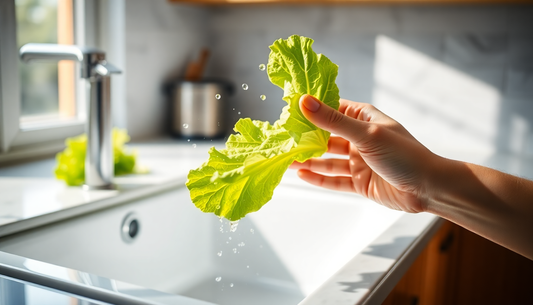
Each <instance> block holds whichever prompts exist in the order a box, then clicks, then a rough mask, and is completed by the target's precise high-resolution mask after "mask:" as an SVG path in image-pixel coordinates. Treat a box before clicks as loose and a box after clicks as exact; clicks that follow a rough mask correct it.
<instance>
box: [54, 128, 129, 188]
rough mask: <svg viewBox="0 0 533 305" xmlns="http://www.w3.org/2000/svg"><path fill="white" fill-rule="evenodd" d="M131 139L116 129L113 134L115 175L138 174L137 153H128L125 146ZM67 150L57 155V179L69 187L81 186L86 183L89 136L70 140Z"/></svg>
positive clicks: (66, 143) (125, 133)
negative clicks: (86, 154) (86, 152)
mask: <svg viewBox="0 0 533 305" xmlns="http://www.w3.org/2000/svg"><path fill="white" fill-rule="evenodd" d="M129 140H130V137H129V136H128V133H127V132H126V130H122V129H118V128H114V129H113V134H112V140H111V141H112V143H113V157H114V161H115V175H117V176H118V175H125V174H131V173H133V172H136V170H135V159H136V156H135V153H132V152H128V151H127V150H126V148H125V146H124V144H126V143H127V142H129ZM65 145H66V148H65V150H63V151H62V152H60V153H58V154H57V155H56V161H57V166H56V168H55V171H54V173H55V175H56V178H57V179H60V180H64V181H65V183H66V184H67V185H69V186H79V185H82V184H83V183H84V182H85V151H86V147H87V136H86V135H85V134H82V135H80V136H77V137H73V138H68V139H67V140H66V141H65Z"/></svg>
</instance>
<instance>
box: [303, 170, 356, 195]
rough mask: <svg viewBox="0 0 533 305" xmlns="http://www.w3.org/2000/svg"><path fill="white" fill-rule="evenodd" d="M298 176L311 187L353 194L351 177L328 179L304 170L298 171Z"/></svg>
mask: <svg viewBox="0 0 533 305" xmlns="http://www.w3.org/2000/svg"><path fill="white" fill-rule="evenodd" d="M298 176H299V177H300V178H301V179H302V180H304V181H306V182H308V183H310V184H313V185H316V186H320V187H323V188H327V189H330V190H334V191H342V192H354V191H355V189H354V186H353V183H352V178H351V177H329V176H324V175H320V174H317V173H314V172H312V171H309V170H306V169H300V170H298Z"/></svg>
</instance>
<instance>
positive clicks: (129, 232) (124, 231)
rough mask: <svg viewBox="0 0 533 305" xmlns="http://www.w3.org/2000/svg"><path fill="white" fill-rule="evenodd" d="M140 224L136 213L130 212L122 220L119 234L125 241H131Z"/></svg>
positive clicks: (136, 233) (137, 233)
mask: <svg viewBox="0 0 533 305" xmlns="http://www.w3.org/2000/svg"><path fill="white" fill-rule="evenodd" d="M140 229H141V224H140V221H139V217H138V216H137V214H135V213H133V212H131V213H129V214H127V215H126V216H125V217H124V220H122V226H121V229H120V236H121V237H122V240H123V241H124V242H125V243H128V244H129V243H132V242H133V240H134V239H135V238H136V237H137V236H138V235H139V232H140Z"/></svg>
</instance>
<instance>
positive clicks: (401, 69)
mask: <svg viewBox="0 0 533 305" xmlns="http://www.w3.org/2000/svg"><path fill="white" fill-rule="evenodd" d="M126 9H127V14H126V25H127V36H126V50H127V57H126V61H127V70H128V76H127V88H128V93H127V96H128V122H129V124H128V125H129V128H130V131H131V132H132V134H133V135H134V136H135V137H142V136H150V135H153V134H158V133H161V132H163V131H164V126H163V124H162V123H161V121H162V119H163V118H164V116H165V100H164V97H163V95H162V93H161V90H160V87H161V83H162V82H163V81H164V79H165V78H168V77H169V76H170V75H175V74H179V73H182V72H183V70H184V68H185V64H186V62H187V60H190V59H192V58H193V57H194V56H195V54H197V53H198V51H199V49H200V48H201V47H203V46H207V47H209V48H210V49H211V51H212V57H211V59H210V63H209V66H208V69H207V75H209V76H213V77H220V78H225V79H229V80H231V81H232V82H233V83H234V84H235V85H236V87H237V89H238V90H236V94H235V95H234V96H232V98H231V105H229V108H235V111H232V110H230V111H229V112H230V114H231V118H232V121H236V120H237V119H238V117H252V118H254V119H261V120H269V121H271V122H273V121H274V120H276V119H277V118H278V117H279V113H280V111H281V108H282V107H283V106H284V105H285V102H284V101H282V100H281V96H282V91H281V90H280V89H279V88H277V87H275V86H273V85H272V84H271V83H270V82H269V81H268V77H267V76H266V73H265V72H263V71H260V70H259V69H258V65H259V64H261V63H266V62H267V59H268V54H269V49H268V46H269V45H270V44H271V43H272V42H273V41H274V40H275V39H278V38H286V37H288V36H290V35H292V34H300V35H306V36H309V37H312V38H313V39H314V40H315V44H314V49H315V50H316V51H317V52H318V53H324V54H326V55H327V56H328V57H329V58H330V59H331V60H332V61H333V62H335V63H337V64H338V65H339V76H338V78H337V84H338V86H339V89H340V93H341V96H342V97H343V98H347V99H351V100H356V101H361V102H368V103H372V104H374V105H376V106H377V107H378V108H380V109H381V110H382V111H383V112H385V113H386V114H388V115H390V116H392V117H393V118H395V119H396V120H398V121H399V122H400V123H401V124H403V125H404V126H405V127H406V128H407V129H408V130H409V131H411V132H412V133H413V134H414V135H415V136H416V137H417V138H418V139H419V140H420V141H421V142H422V143H424V144H425V145H427V146H429V147H430V148H433V147H435V148H438V147H450V148H452V147H454V148H457V149H460V150H468V151H485V152H486V151H489V152H511V153H516V154H520V155H527V156H533V6H501V5H472V6H468V5H461V6H451V5H447V6H424V5H396V6H386V5H379V6H378V5H376V6H370V5H362V6H361V5H357V6H356V5H352V6H339V5H335V6H286V5H283V6H277V5H268V6H259V5H253V6H222V7H201V6H188V5H174V4H168V3H167V2H166V1H162V0H161V1H150V2H144V1H139V0H128V1H127V2H126ZM242 83H247V84H248V85H249V89H248V90H246V91H244V90H242V89H240V86H241V84H242ZM261 94H264V95H266V96H267V99H266V100H265V101H262V100H261V99H260V98H259V96H260V95H261ZM239 112H240V114H238V113H239ZM132 122H135V123H134V124H132Z"/></svg>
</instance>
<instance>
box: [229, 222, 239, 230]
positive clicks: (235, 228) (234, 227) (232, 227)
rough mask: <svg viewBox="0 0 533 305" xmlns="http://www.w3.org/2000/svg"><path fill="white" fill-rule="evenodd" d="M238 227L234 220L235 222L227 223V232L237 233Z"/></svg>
mask: <svg viewBox="0 0 533 305" xmlns="http://www.w3.org/2000/svg"><path fill="white" fill-rule="evenodd" d="M238 225H239V221H238V220H236V221H230V222H229V231H230V232H235V231H237V226H238Z"/></svg>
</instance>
